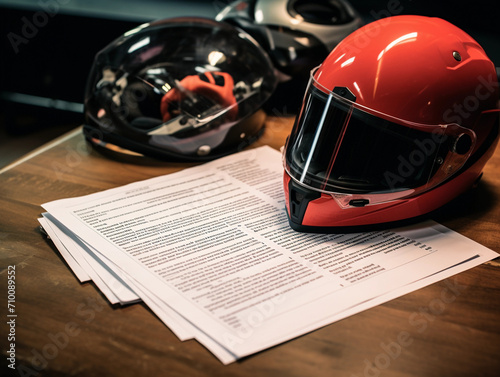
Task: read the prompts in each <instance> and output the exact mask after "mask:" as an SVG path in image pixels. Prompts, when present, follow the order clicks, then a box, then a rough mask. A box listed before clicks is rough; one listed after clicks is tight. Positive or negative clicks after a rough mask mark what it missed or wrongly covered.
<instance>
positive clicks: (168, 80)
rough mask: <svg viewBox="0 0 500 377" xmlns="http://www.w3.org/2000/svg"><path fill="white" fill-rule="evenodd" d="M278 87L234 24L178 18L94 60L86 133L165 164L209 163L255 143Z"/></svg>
mask: <svg viewBox="0 0 500 377" xmlns="http://www.w3.org/2000/svg"><path fill="white" fill-rule="evenodd" d="M275 85H276V76H275V74H274V69H273V67H272V64H271V62H270V60H269V59H268V57H267V55H266V53H265V52H264V51H263V50H262V49H261V48H260V46H259V45H258V44H257V43H256V42H254V40H253V39H252V38H251V37H249V36H248V35H247V34H245V33H244V32H242V31H240V30H237V29H235V28H234V27H232V26H229V25H225V24H222V23H219V22H216V21H212V20H208V19H202V18H177V19H169V20H163V21H158V22H155V23H151V24H146V25H142V26H140V27H139V28H137V29H135V30H132V31H130V32H128V33H125V34H124V35H123V36H122V37H120V38H118V39H117V40H115V41H114V42H112V43H111V44H110V45H108V46H107V47H106V48H105V49H103V50H102V51H100V52H99V53H98V54H97V56H96V59H95V62H94V66H93V69H92V71H91V73H90V77H89V80H88V85H87V91H86V98H85V115H86V125H85V127H84V132H85V134H86V137H87V139H88V140H90V141H92V142H94V143H96V144H97V143H103V142H104V143H111V144H114V145H116V146H118V147H121V148H124V149H128V150H131V151H134V152H137V153H140V154H144V155H149V156H153V157H158V158H164V159H169V160H184V161H186V160H189V161H198V160H211V159H214V158H217V157H220V156H223V155H226V154H228V153H232V152H235V151H237V150H239V149H241V148H243V147H244V146H246V145H248V144H249V143H251V142H252V141H254V140H255V139H256V138H257V137H258V136H259V135H260V133H261V132H262V129H263V118H264V117H263V114H262V113H261V111H259V109H260V107H261V106H262V104H263V103H264V102H265V101H266V100H267V99H268V98H269V96H270V95H271V93H272V92H273V90H274V88H275Z"/></svg>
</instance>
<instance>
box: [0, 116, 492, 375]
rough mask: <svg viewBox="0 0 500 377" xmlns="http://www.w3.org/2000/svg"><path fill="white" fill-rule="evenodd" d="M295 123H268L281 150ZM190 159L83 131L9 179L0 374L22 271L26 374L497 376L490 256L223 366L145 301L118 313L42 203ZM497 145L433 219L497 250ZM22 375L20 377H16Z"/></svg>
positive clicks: (20, 333)
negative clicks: (475, 177) (481, 169)
mask: <svg viewBox="0 0 500 377" xmlns="http://www.w3.org/2000/svg"><path fill="white" fill-rule="evenodd" d="M292 122H293V120H292V118H276V117H268V119H267V128H266V131H265V133H264V135H263V137H262V138H261V139H260V140H259V141H258V142H257V143H256V144H254V145H253V146H254V147H255V146H259V145H263V144H268V145H271V146H272V147H274V148H279V147H280V146H281V145H283V143H284V140H285V138H286V136H287V135H288V133H289V131H290V128H291V125H292ZM187 166H192V164H181V163H175V164H173V163H166V162H159V161H153V160H147V161H144V162H142V163H140V164H137V163H131V162H123V161H119V160H115V159H111V158H108V157H105V156H103V155H101V154H99V153H98V152H96V151H94V150H92V149H91V148H90V147H89V146H87V144H86V143H85V141H84V138H83V136H82V134H81V130H80V129H77V130H75V131H73V132H72V133H70V134H68V135H66V136H64V137H62V138H60V139H59V140H56V141H55V142H53V143H51V144H50V145H48V146H45V147H44V148H42V149H41V150H39V151H37V153H35V154H32V155H31V156H28V157H27V158H25V159H24V160H22V161H20V162H19V163H17V164H15V165H13V166H11V167H10V168H8V169H6V170H5V169H4V171H3V172H2V173H1V174H0V208H1V216H0V217H1V218H0V224H1V225H0V258H1V264H0V267H1V273H0V276H1V279H0V284H1V285H2V286H1V288H0V291H1V292H2V296H1V297H2V303H1V308H2V309H1V311H0V312H1V313H2V318H1V322H2V325H1V337H0V345H1V349H2V358H1V362H0V367H1V369H0V375H2V376H4V375H6V374H5V373H4V372H6V371H7V372H8V371H10V369H8V367H7V365H6V363H7V364H8V363H9V362H8V361H7V360H6V359H7V357H8V353H9V344H10V342H9V341H8V340H7V334H9V331H10V329H11V327H10V324H8V323H7V320H8V319H9V317H7V314H8V313H7V301H8V300H7V276H9V275H8V268H7V267H8V266H15V284H16V290H15V311H16V314H17V317H16V321H15V327H14V330H15V342H14V343H15V357H16V367H18V368H19V369H18V372H21V374H20V375H22V376H99V377H101V376H102V377H104V376H179V377H181V376H182V377H186V376H188V377H197V376H217V377H220V376H246V377H256V376H258V377H261V376H273V377H276V376H297V377H299V376H300V377H306V376H328V377H332V376H348V377H352V376H425V377H431V376H436V377H443V376H498V375H500V374H499V373H500V263H499V262H498V260H497V261H492V262H489V263H485V264H483V265H481V266H479V267H476V268H473V269H471V270H468V271H466V272H464V273H461V274H459V275H457V276H454V277H452V278H450V279H447V280H445V281H441V282H439V283H436V284H433V285H431V286H428V287H426V288H423V289H420V290H418V291H415V292H413V293H410V294H407V295H405V296H403V297H400V298H398V299H395V300H392V301H390V302H387V303H386V304H383V305H379V306H377V307H374V308H372V309H370V310H366V311H364V312H361V313H359V314H356V315H354V316H351V317H349V318H347V319H344V320H342V321H339V322H336V323H333V324H331V325H329V326H325V327H323V328H321V329H319V330H317V331H314V332H312V333H309V334H307V335H304V336H301V337H299V338H297V339H293V340H291V341H289V342H286V343H285V344H281V345H278V346H276V347H273V348H271V349H268V350H265V351H263V352H260V353H258V354H256V355H253V356H251V357H248V358H245V359H243V360H241V361H238V362H235V363H232V364H230V365H227V366H224V365H222V364H221V363H220V362H219V361H218V360H217V359H216V358H215V357H214V356H213V355H212V354H211V353H210V352H209V351H207V350H206V349H205V348H204V347H203V346H201V345H200V344H199V343H198V342H196V341H186V342H181V341H179V340H178V339H177V338H176V336H175V335H174V334H173V333H172V332H171V331H170V330H169V329H168V328H167V327H166V326H165V325H164V324H163V323H162V322H161V321H160V320H159V319H158V318H156V316H155V315H154V314H153V313H152V312H151V311H150V310H149V309H148V307H147V306H145V305H143V304H135V305H130V306H126V307H119V306H111V305H110V304H108V302H107V300H106V299H105V298H104V297H103V296H102V295H101V294H100V292H99V291H98V290H97V289H96V287H95V286H94V285H93V284H92V283H88V284H83V285H81V284H80V283H79V282H78V281H77V279H76V278H75V276H74V275H73V274H72V272H71V271H70V269H69V268H68V266H67V265H66V264H65V262H64V260H63V259H62V258H61V257H60V255H59V253H58V252H57V250H56V249H55V247H54V246H53V244H52V243H51V241H49V240H46V239H45V238H44V236H43V235H42V234H41V233H40V231H39V229H38V222H37V217H39V215H40V213H41V211H42V208H41V207H40V204H42V203H45V202H48V201H52V200H55V199H60V198H65V197H71V196H79V195H84V194H89V193H93V192H97V191H100V190H104V189H107V188H111V187H116V186H121V185H124V184H126V183H130V182H133V181H137V180H142V179H147V178H150V177H153V176H158V175H163V174H168V173H171V172H175V171H177V170H180V169H183V168H185V167H187ZM499 169H500V149H497V150H496V153H495V155H494V157H493V159H492V160H490V162H489V164H488V165H487V167H486V169H485V174H484V178H483V180H482V181H481V182H480V184H479V186H478V187H477V188H476V189H474V190H472V191H471V192H470V193H467V194H465V195H463V196H462V197H461V198H459V199H457V200H454V201H453V202H452V203H450V204H449V205H447V206H445V207H444V208H443V209H442V210H441V211H439V212H437V213H435V214H433V216H432V217H433V218H434V219H435V220H437V221H439V222H441V223H443V224H444V225H446V226H448V227H450V228H452V229H454V230H455V231H457V232H459V233H461V234H463V235H465V236H467V237H469V238H471V239H473V240H475V241H477V242H479V243H481V244H483V245H485V246H487V247H489V248H491V249H493V250H495V251H497V252H500V176H499V174H498V172H499ZM16 375H17V374H16Z"/></svg>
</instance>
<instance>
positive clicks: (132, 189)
mask: <svg viewBox="0 0 500 377" xmlns="http://www.w3.org/2000/svg"><path fill="white" fill-rule="evenodd" d="M282 169H283V168H282V166H281V158H280V154H279V152H277V151H275V150H273V149H271V148H269V147H262V148H259V149H254V150H249V151H245V152H241V153H238V154H235V155H232V156H228V157H225V158H222V159H220V160H217V161H213V162H210V163H207V164H204V165H201V166H198V167H194V168H189V169H186V170H183V171H181V172H179V173H175V174H170V175H166V176H162V177H156V178H152V179H148V180H146V181H142V182H136V183H132V184H129V185H126V186H123V187H118V188H115V189H111V190H107V191H103V192H99V193H95V194H92V195H87V196H84V197H79V198H70V199H62V200H58V201H54V202H50V203H46V204H43V208H44V209H45V210H46V211H47V212H46V213H45V214H44V215H43V218H41V219H40V223H41V224H42V226H43V227H44V229H45V230H46V232H47V233H48V234H49V236H50V238H51V239H52V240H53V242H54V243H55V245H56V246H57V249H58V250H59V251H60V253H61V255H62V256H63V257H64V258H65V260H66V261H67V263H68V265H69V266H70V267H71V268H72V269H73V271H74V273H75V275H76V276H77V277H78V278H79V279H80V281H82V282H83V281H87V280H90V279H91V280H93V281H94V282H95V284H96V285H97V286H98V287H99V289H101V290H102V292H103V294H104V295H106V297H107V298H108V299H109V301H110V302H112V303H121V304H129V303H133V302H136V301H139V300H142V301H143V302H144V303H146V304H147V305H148V306H149V307H150V308H151V309H152V310H153V311H154V313H156V315H157V316H158V317H159V318H160V319H161V320H162V321H163V322H164V323H165V324H166V325H167V326H168V327H169V328H170V329H171V330H172V331H173V332H174V333H175V334H176V335H177V336H178V337H179V339H181V340H185V339H191V338H195V339H197V340H198V341H199V342H201V343H202V344H204V345H205V346H206V348H208V349H209V350H210V351H211V352H212V353H213V354H214V355H216V356H217V357H218V358H219V359H220V360H221V362H223V363H225V364H227V363H230V362H233V361H235V360H236V359H238V358H241V357H244V356H246V355H249V354H252V353H255V352H258V351H261V350H263V349H265V348H268V347H271V346H274V345H276V344H279V343H281V342H284V341H286V340H289V339H291V338H294V337H297V336H299V335H302V334H304V333H306V332H308V331H312V330H314V329H317V328H318V327H320V326H324V325H326V324H329V323H331V322H333V321H336V320H339V319H341V318H344V317H346V316H348V315H352V314H354V313H357V312H359V311H361V310H364V309H367V308H369V307H372V306H374V305H377V304H380V303H383V302H385V301H387V300H390V299H392V298H395V297H398V296H400V295H402V294H405V293H407V292H410V291H412V290H414V289H417V288H419V287H422V286H425V285H427V284H430V283H432V282H435V281H438V280H440V279H444V278H446V277H449V276H451V275H453V274H456V273H458V272H460V271H463V270H465V269H467V268H471V267H473V266H476V265H478V264H480V263H482V262H484V261H487V260H490V259H492V258H495V257H497V256H498V254H496V253H495V252H493V251H491V250H489V249H487V248H485V247H483V246H481V245H479V244H477V243H475V242H473V241H471V240H469V239H467V238H465V237H463V236H461V235H459V234H457V233H454V232H453V231H451V230H449V229H447V228H445V227H443V226H441V225H439V224H436V223H432V222H430V223H425V224H421V225H418V226H413V227H411V228H401V229H395V230H386V231H374V232H369V233H356V234H331V235H325V234H305V233H298V232H295V231H293V230H291V229H290V227H289V225H288V220H287V218H286V212H285V205H284V195H283V188H282V174H283V170H282Z"/></svg>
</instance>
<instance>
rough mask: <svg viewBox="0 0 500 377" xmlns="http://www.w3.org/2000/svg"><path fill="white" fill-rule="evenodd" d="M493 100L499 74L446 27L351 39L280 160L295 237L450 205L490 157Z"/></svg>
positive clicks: (389, 22) (418, 25) (379, 26)
mask: <svg viewBox="0 0 500 377" xmlns="http://www.w3.org/2000/svg"><path fill="white" fill-rule="evenodd" d="M498 98H499V97H498V80H497V75H496V70H495V66H494V64H493V63H492V62H491V60H490V59H489V58H488V57H487V56H486V53H485V52H484V50H483V49H482V48H481V46H480V45H479V44H478V43H477V42H476V41H475V40H473V39H472V38H471V37H470V36H469V35H468V34H466V33H465V32H464V31H462V30H460V29H459V28H457V27H455V26H454V25H452V24H450V23H448V22H447V21H444V20H442V19H438V18H429V17H424V16H395V17H389V18H385V19H381V20H378V21H375V22H373V23H370V24H368V25H366V26H364V27H362V28H360V29H358V30H356V31H355V32H353V33H352V34H350V35H349V36H348V37H346V38H345V39H344V40H343V41H342V42H341V43H339V44H338V45H337V47H336V48H335V49H334V50H333V51H332V52H331V53H330V54H329V55H328V57H327V58H326V59H325V61H324V62H323V63H322V64H321V65H320V66H319V67H317V68H316V69H314V70H313V71H312V72H311V78H310V81H309V84H308V87H307V90H306V94H305V97H304V100H303V104H302V108H301V111H300V113H299V115H298V116H297V118H296V121H295V124H294V127H293V129H292V132H291V134H290V136H289V137H288V139H287V142H286V145H285V148H284V150H283V164H284V169H285V171H284V191H285V196H286V209H287V214H288V217H289V222H290V225H291V227H292V228H293V229H295V230H299V231H309V232H335V231H339V230H340V228H342V229H344V230H345V229H346V228H349V227H359V226H367V225H368V226H373V225H374V224H384V223H393V222H395V221H400V220H404V219H409V218H415V217H418V216H421V215H424V214H426V213H429V212H431V211H433V210H435V209H437V208H439V207H440V206H442V205H444V204H445V203H447V202H448V201H450V200H452V199H453V198H455V197H457V196H458V195H460V194H461V193H463V192H465V191H466V190H467V189H469V188H470V187H471V186H473V184H474V183H475V182H476V181H477V180H478V178H479V177H480V175H481V172H482V169H483V167H484V165H485V164H486V162H487V161H488V159H489V158H490V157H491V155H492V154H493V152H494V149H495V146H496V144H497V142H498V136H499V122H498V114H499V111H500V110H499V107H498Z"/></svg>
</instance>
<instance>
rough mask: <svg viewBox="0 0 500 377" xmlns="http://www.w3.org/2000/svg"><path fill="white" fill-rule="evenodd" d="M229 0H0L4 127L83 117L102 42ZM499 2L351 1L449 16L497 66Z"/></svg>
mask: <svg viewBox="0 0 500 377" xmlns="http://www.w3.org/2000/svg"><path fill="white" fill-rule="evenodd" d="M228 3H230V0H182V1H172V0H100V1H96V0H88V1H83V0H10V1H6V0H0V28H1V32H0V34H1V36H2V45H1V50H0V51H1V56H0V75H1V76H0V117H1V118H0V124H1V125H2V126H1V127H2V128H3V130H2V132H3V134H4V135H23V134H29V133H32V132H36V131H39V130H40V129H46V128H51V127H57V126H58V125H68V126H69V125H78V124H81V122H82V120H83V116H82V109H83V105H82V103H83V96H84V88H85V82H86V79H87V75H88V73H89V71H90V67H91V65H92V61H93V58H94V56H95V54H96V53H97V52H98V51H99V50H100V49H101V48H102V47H104V46H106V45H107V44H108V43H110V42H111V41H112V40H114V39H115V38H116V37H118V36H119V35H121V34H122V33H124V32H125V31H127V30H130V29H132V28H133V27H135V26H137V25H138V24H141V23H143V22H147V21H151V20H155V19H161V18H170V17H176V16H205V17H210V18H213V17H215V15H216V14H217V13H218V12H219V11H220V10H222V9H223V7H224V6H225V5H227V4H228ZM497 3H498V1H485V0H475V1H467V2H465V1H450V2H441V3H437V2H432V3H431V2H422V1H416V0H412V1H410V0H382V1H380V0H378V1H366V0H363V1H358V0H351V4H352V5H353V6H354V7H355V8H356V9H357V10H358V11H359V12H360V13H361V14H362V16H363V18H364V20H365V21H366V22H369V21H372V20H374V19H376V18H381V17H384V16H387V15H390V14H391V13H392V14H396V13H397V14H420V15H427V16H436V17H441V18H444V19H446V20H448V21H450V22H451V23H453V24H455V25H457V26H458V27H460V28H462V29H463V30H465V31H466V32H468V33H469V34H470V35H471V36H472V37H473V38H475V39H476V40H477V41H478V42H479V43H480V44H481V45H482V46H483V48H484V49H485V50H486V52H487V54H488V55H489V57H490V58H491V59H492V60H493V61H494V63H495V64H496V65H497V66H500V27H499V26H498V18H499V17H500V15H499V13H498V5H496V4H497ZM27 21H28V22H27ZM28 23H31V28H30V25H28ZM36 24H38V26H37V25H36ZM33 26H34V27H35V28H34V29H33ZM23 28H24V29H23ZM23 30H24V37H26V40H23V41H22V43H19V44H17V46H15V43H14V44H13V42H12V38H15V36H14V34H15V35H17V36H20V37H22V38H24V37H23ZM9 36H10V37H9ZM9 38H10V39H9ZM16 49H17V51H16ZM0 135H1V134H0ZM0 148H2V147H1V145H0ZM0 153H1V150H0Z"/></svg>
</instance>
